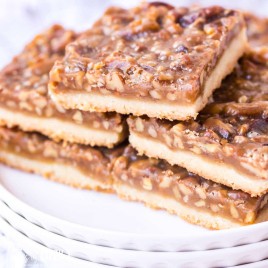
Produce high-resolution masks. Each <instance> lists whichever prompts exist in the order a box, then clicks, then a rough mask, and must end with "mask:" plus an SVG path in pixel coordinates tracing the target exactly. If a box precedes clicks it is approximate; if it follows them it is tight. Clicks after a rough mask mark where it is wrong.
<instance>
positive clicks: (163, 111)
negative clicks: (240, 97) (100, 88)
mask: <svg viewBox="0 0 268 268" xmlns="http://www.w3.org/2000/svg"><path fill="white" fill-rule="evenodd" d="M245 44H246V39H245V33H244V31H242V32H241V33H240V35H239V36H238V37H236V39H234V40H233V41H232V43H231V44H230V46H229V48H227V50H226V51H225V52H224V54H223V56H222V58H221V59H220V60H219V62H218V64H217V66H216V67H215V69H214V70H213V71H212V72H211V75H210V77H208V80H207V82H206V83H205V88H204V92H203V95H202V96H200V97H198V99H197V100H196V102H195V103H194V104H189V103H188V104H180V105H178V104H176V103H172V102H171V103H170V102H163V101H161V100H152V99H146V100H145V99H142V98H126V97H124V96H120V95H119V96H117V95H116V94H106V95H103V94H101V93H98V92H92V93H89V92H82V91H74V90H73V91H71V92H69V91H68V90H63V91H57V90H56V89H55V91H54V88H53V86H52V85H50V92H51V97H52V99H53V100H54V101H55V102H56V103H59V104H60V105H62V106H63V107H65V108H66V109H80V110H83V111H92V112H93V111H97V112H108V111H116V112H118V113H121V114H134V115H144V114H145V115H147V116H149V117H157V118H168V119H170V120H175V119H180V120H185V119H187V118H191V117H196V116H197V114H198V111H200V110H201V109H202V108H203V107H204V106H205V105H206V103H207V100H208V98H209V97H210V96H211V94H212V92H213V90H214V89H215V88H217V87H219V86H220V83H221V81H222V79H223V78H224V77H225V76H226V75H228V74H229V73H230V72H231V71H232V69H233V66H234V65H235V63H236V62H237V60H238V59H239V58H240V57H241V56H242V54H243V51H244V47H245Z"/></svg>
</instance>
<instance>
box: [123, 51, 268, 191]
mask: <svg viewBox="0 0 268 268" xmlns="http://www.w3.org/2000/svg"><path fill="white" fill-rule="evenodd" d="M267 59H268V48H263V49H261V50H259V51H258V52H256V51H255V52H254V51H251V52H249V53H248V54H247V55H245V56H244V57H243V58H242V59H241V60H240V62H239V65H238V66H237V68H236V69H235V71H234V72H233V73H232V74H231V75H230V76H229V77H228V78H226V79H225V80H224V82H223V84H222V86H221V88H220V89H218V90H217V91H216V92H215V93H214V95H213V100H212V101H211V103H209V104H208V105H207V106H206V107H205V109H204V110H203V111H202V112H201V113H200V115H199V116H198V118H197V120H195V121H194V120H189V121H187V122H182V121H180V122H179V121H174V122H169V121H164V120H162V121H161V120H157V119H148V118H145V117H144V118H135V117H131V118H129V119H128V123H129V127H130V142H131V144H132V145H133V146H134V147H135V148H137V150H138V151H139V152H140V153H145V154H146V155H148V156H150V157H159V158H162V159H166V160H167V161H168V162H169V163H171V164H177V165H180V166H183V167H185V168H187V169H188V170H189V171H191V172H194V173H196V174H198V175H200V176H203V177H205V178H207V179H210V180H213V181H215V182H218V183H221V184H224V185H227V186H230V187H232V188H233V189H241V190H243V191H245V192H247V193H250V194H251V195H252V196H257V195H262V194H263V193H266V192H268V64H267Z"/></svg>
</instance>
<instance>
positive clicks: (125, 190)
mask: <svg viewBox="0 0 268 268" xmlns="http://www.w3.org/2000/svg"><path fill="white" fill-rule="evenodd" d="M115 189H116V192H117V194H118V195H119V197H121V198H122V199H125V200H128V201H139V202H143V203H144V204H145V205H146V206H148V207H149V208H153V209H164V210H166V211H168V212H169V213H171V214H176V215H178V216H179V217H181V218H182V219H184V220H185V221H188V222H190V223H192V224H197V225H201V226H203V227H205V228H208V229H216V230H220V229H229V228H233V227H239V226H242V225H243V224H241V223H239V222H234V221H233V220H231V219H226V218H222V217H221V216H220V215H218V216H217V215H211V214H210V213H206V212H200V211H199V210H198V209H196V208H189V207H187V206H184V205H183V204H180V203H178V202H176V201H175V200H172V199H168V198H166V197H163V196H160V195H157V194H154V193H148V192H144V191H141V190H138V189H134V188H133V187H131V186H128V185H124V184H121V185H115Z"/></svg>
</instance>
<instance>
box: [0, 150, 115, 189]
mask: <svg viewBox="0 0 268 268" xmlns="http://www.w3.org/2000/svg"><path fill="white" fill-rule="evenodd" d="M0 161H1V162H2V163H4V164H6V165H8V166H10V167H14V168H16V169H20V170H23V171H26V172H30V173H36V174H39V175H42V176H43V177H45V178H47V179H50V180H52V181H55V182H59V183H63V184H66V185H69V186H72V187H76V188H81V189H89V190H96V191H108V192H110V191H112V185H111V184H109V183H107V182H106V183H104V182H102V181H101V180H99V179H96V178H94V177H92V176H90V175H89V174H84V173H83V172H80V171H79V169H77V168H76V167H72V166H71V165H64V164H60V163H57V162H56V161H55V162H53V163H49V164H48V163H46V162H42V161H40V160H35V159H33V158H26V157H24V156H20V155H19V154H16V153H14V152H8V151H5V150H2V149H1V150H0Z"/></svg>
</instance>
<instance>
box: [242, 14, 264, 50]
mask: <svg viewBox="0 0 268 268" xmlns="http://www.w3.org/2000/svg"><path fill="white" fill-rule="evenodd" d="M244 18H245V21H246V25H247V36H248V41H249V44H250V46H251V47H260V46H267V45H268V18H259V17H257V16H255V15H253V14H251V13H245V14H244Z"/></svg>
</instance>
